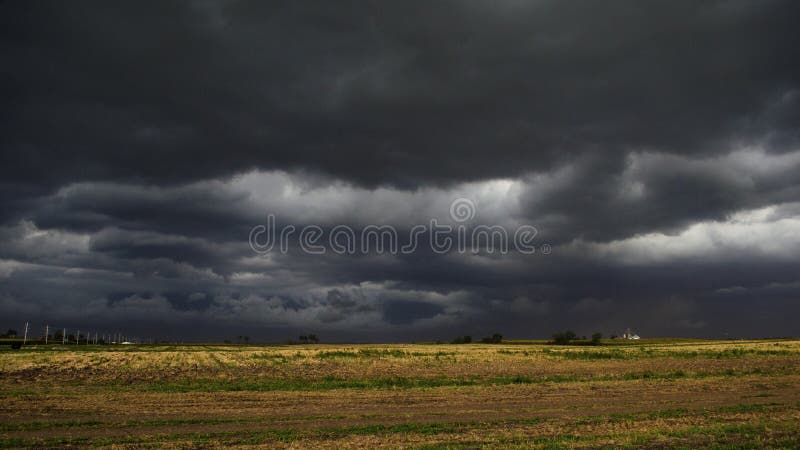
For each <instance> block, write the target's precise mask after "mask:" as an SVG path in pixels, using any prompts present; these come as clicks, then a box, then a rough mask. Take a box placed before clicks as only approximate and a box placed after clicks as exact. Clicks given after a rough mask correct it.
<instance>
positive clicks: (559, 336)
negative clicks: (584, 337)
mask: <svg viewBox="0 0 800 450" xmlns="http://www.w3.org/2000/svg"><path fill="white" fill-rule="evenodd" d="M576 337H578V335H576V334H575V333H574V332H573V331H571V330H566V331H560V332H558V333H555V334H553V343H555V344H559V345H566V344H569V342H570V341H572V340H574V339H575V338H576Z"/></svg>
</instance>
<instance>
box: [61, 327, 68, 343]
mask: <svg viewBox="0 0 800 450" xmlns="http://www.w3.org/2000/svg"><path fill="white" fill-rule="evenodd" d="M66 343H67V329H66V328H64V333H63V334H62V335H61V345H64V344H66Z"/></svg>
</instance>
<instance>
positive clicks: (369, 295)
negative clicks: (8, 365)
mask: <svg viewBox="0 0 800 450" xmlns="http://www.w3.org/2000/svg"><path fill="white" fill-rule="evenodd" d="M797 9H798V6H797V4H796V3H795V2H788V1H787V2H782V1H770V2H760V3H748V2H737V1H729V2H709V3H702V4H689V3H675V2H673V3H652V4H649V5H647V6H645V5H642V4H641V3H640V2H617V3H614V4H612V5H609V4H603V5H600V4H596V3H593V2H585V3H584V2H578V3H563V2H549V1H543V2H542V1H536V2H534V1H531V2H518V1H501V2H492V3H485V2H438V3H436V4H435V5H431V4H430V2H413V1H412V2H403V3H397V4H389V3H372V2H367V3H364V2H352V3H350V2H345V3H342V2H337V3H336V4H335V5H334V4H330V3H328V2H293V3H291V4H287V5H281V6H274V5H267V4H263V3H260V2H246V1H222V2H211V3H208V2H205V3H196V4H180V3H171V2H162V3H158V4H148V5H142V4H134V3H127V4H126V3H123V4H115V5H113V6H112V5H109V4H106V3H104V2H96V3H91V2H89V3H81V4H66V3H60V2H37V3H35V4H28V3H3V4H2V5H0V30H2V31H0V36H2V38H1V39H2V46H0V53H2V57H3V60H4V61H5V64H3V66H4V67H3V69H0V74H1V75H0V76H2V79H3V81H4V82H3V83H2V84H1V85H0V92H2V98H3V99H4V101H3V104H2V107H0V136H2V137H1V138H0V149H1V152H0V184H2V187H3V189H2V194H0V204H1V205H0V206H1V207H0V316H2V317H4V318H5V320H4V322H6V321H7V322H8V323H7V324H0V325H4V326H9V327H16V328H19V326H20V325H19V323H20V322H24V321H26V320H30V321H35V322H36V323H40V322H41V323H52V324H56V323H58V324H64V326H80V327H86V326H93V327H96V328H100V327H105V328H107V329H109V330H108V331H111V330H110V329H115V328H121V327H122V328H125V329H130V330H133V331H135V332H137V333H148V334H153V335H156V336H161V337H165V338H166V337H172V338H175V339H206V338H209V339H210V338H223V337H229V336H235V335H241V334H245V333H247V334H249V335H251V336H253V337H255V338H257V339H263V340H277V339H284V338H286V337H291V336H294V335H296V334H298V333H308V332H314V333H317V334H319V335H321V336H322V337H323V338H327V339H338V340H392V339H409V340H410V339H417V340H422V339H443V338H449V337H451V336H455V335H458V334H465V333H471V334H476V335H478V334H481V333H485V334H491V333H493V332H495V331H500V332H503V333H504V334H505V335H507V336H511V337H543V336H547V335H549V334H550V333H552V332H553V331H555V330H556V329H558V328H561V327H572V328H575V329H576V331H578V332H579V333H581V334H590V333H591V332H593V331H595V330H600V331H603V332H606V333H612V332H616V333H618V332H619V331H620V330H621V329H624V328H625V327H628V326H632V327H635V328H636V329H637V330H638V331H640V334H643V335H657V334H672V335H698V336H723V335H726V334H727V335H730V336H739V335H742V336H744V335H780V334H796V329H795V328H793V325H792V324H791V322H790V320H789V317H791V316H792V313H796V312H798V308H800V306H798V304H797V299H798V295H799V294H800V284H798V279H797V273H800V272H798V268H800V267H798V266H799V263H800V257H798V256H797V255H800V252H798V250H800V135H799V134H798V127H797V123H798V119H800V64H799V63H798V62H797V58H795V57H793V56H794V53H795V52H794V51H793V49H794V47H795V45H796V42H798V41H800V36H799V35H798V34H800V31H798V28H797V26H796V24H795V23H794V22H795V19H794V18H795V17H797V16H798V12H799V11H797ZM456 198H468V199H470V200H472V201H473V202H474V203H475V205H476V208H477V215H476V217H475V219H474V221H473V222H471V225H480V224H484V225H500V226H504V227H508V228H513V227H516V226H519V225H521V224H530V225H533V226H535V227H536V228H537V229H538V230H539V234H538V235H537V236H536V242H537V244H544V243H547V244H549V245H551V246H552V250H553V251H552V253H551V254H549V255H544V254H541V253H538V254H535V255H523V254H520V253H516V252H511V253H510V254H508V255H503V256H501V255H497V254H487V253H479V254H472V253H466V254H459V253H450V254H446V255H436V254H434V253H433V252H431V251H426V250H424V249H420V251H418V252H415V253H413V254H409V255H406V254H398V255H375V254H361V255H337V254H334V253H331V252H329V253H326V254H325V255H308V254H304V253H303V252H301V251H299V249H297V248H292V249H290V251H289V252H287V253H286V254H283V253H280V252H272V253H270V254H267V255H258V254H255V253H254V252H252V251H251V249H250V247H249V245H248V234H249V231H250V229H251V228H252V227H253V226H255V225H259V224H263V223H264V220H265V217H266V215H267V214H270V213H271V214H275V215H276V217H277V220H278V222H279V223H280V224H287V225H289V224H291V225H295V226H297V227H302V226H305V225H318V226H319V227H321V228H322V229H323V230H325V231H330V230H331V229H332V228H333V227H335V226H337V225H347V226H351V227H354V228H356V229H359V228H363V227H364V226H367V225H369V224H375V225H391V226H393V227H395V228H397V229H398V230H400V231H401V232H408V231H409V230H410V229H411V228H412V227H413V226H414V225H417V224H427V223H428V222H429V221H430V220H431V219H437V220H441V221H444V222H446V221H447V220H449V215H448V212H449V207H450V204H451V202H452V201H453V200H455V199H456Z"/></svg>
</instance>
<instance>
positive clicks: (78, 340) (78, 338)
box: [75, 330, 81, 345]
mask: <svg viewBox="0 0 800 450" xmlns="http://www.w3.org/2000/svg"><path fill="white" fill-rule="evenodd" d="M75 345H81V330H78V331H77V332H76V333H75Z"/></svg>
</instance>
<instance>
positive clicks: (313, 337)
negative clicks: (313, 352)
mask: <svg viewBox="0 0 800 450" xmlns="http://www.w3.org/2000/svg"><path fill="white" fill-rule="evenodd" d="M308 342H311V343H313V344H319V338H318V337H317V335H316V334H309V335H308Z"/></svg>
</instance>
